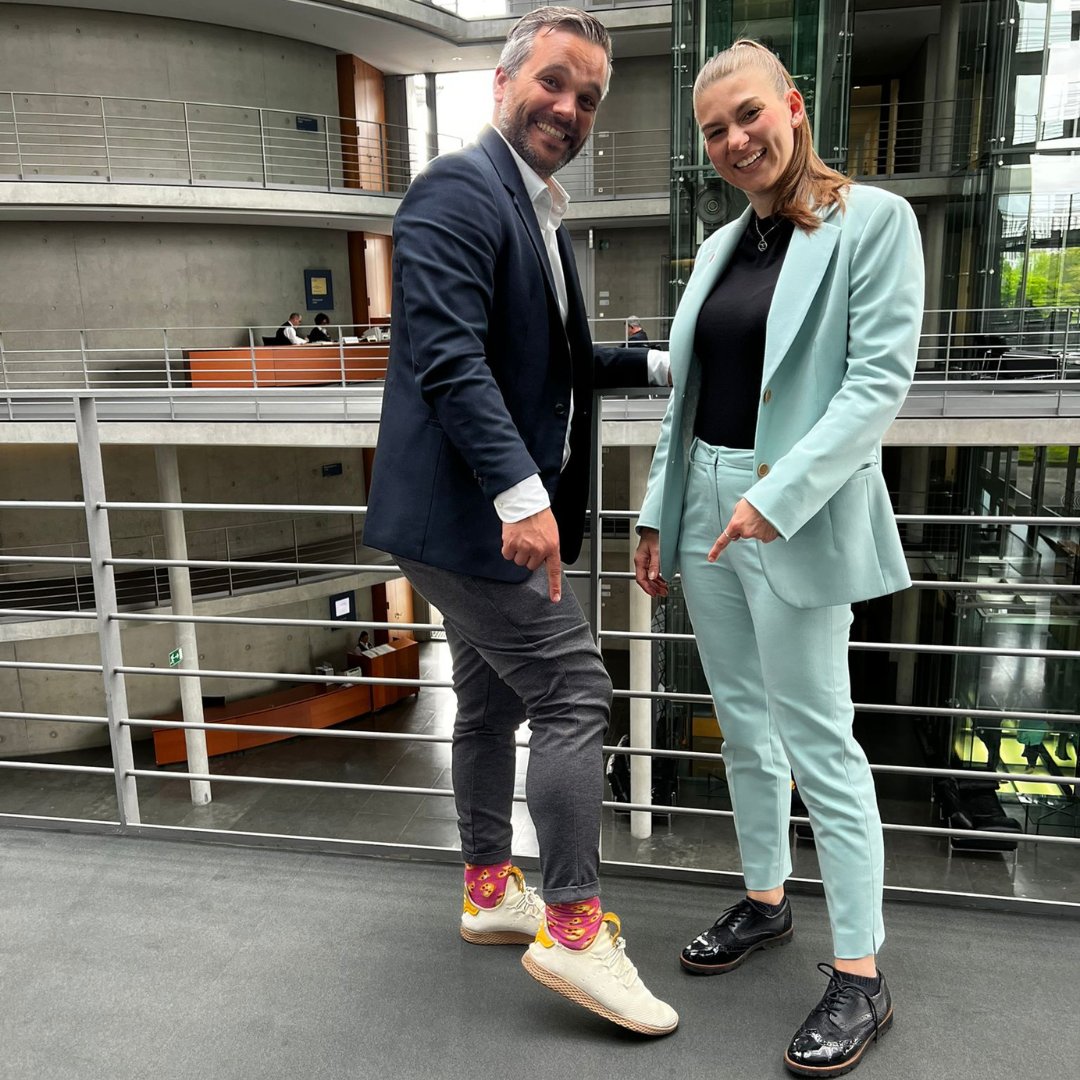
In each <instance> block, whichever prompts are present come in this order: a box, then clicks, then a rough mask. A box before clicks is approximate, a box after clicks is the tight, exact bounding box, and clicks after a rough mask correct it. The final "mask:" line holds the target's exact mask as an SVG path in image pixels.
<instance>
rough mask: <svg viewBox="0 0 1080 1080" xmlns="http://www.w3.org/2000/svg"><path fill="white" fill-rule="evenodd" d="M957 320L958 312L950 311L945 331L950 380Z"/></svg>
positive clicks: (946, 374)
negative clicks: (954, 330)
mask: <svg viewBox="0 0 1080 1080" xmlns="http://www.w3.org/2000/svg"><path fill="white" fill-rule="evenodd" d="M955 318H956V310H955V309H954V308H950V309H949V318H948V321H947V322H946V324H945V325H946V329H945V379H946V380H948V378H949V361H950V360H951V359H952V339H953V326H954V322H953V320H954V319H955Z"/></svg>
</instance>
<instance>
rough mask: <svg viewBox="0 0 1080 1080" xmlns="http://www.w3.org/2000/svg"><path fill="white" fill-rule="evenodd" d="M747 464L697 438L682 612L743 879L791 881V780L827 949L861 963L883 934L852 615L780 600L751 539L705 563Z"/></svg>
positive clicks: (743, 484)
mask: <svg viewBox="0 0 1080 1080" xmlns="http://www.w3.org/2000/svg"><path fill="white" fill-rule="evenodd" d="M752 470H753V451H751V450H729V449H726V448H723V447H714V446H709V445H708V444H706V443H703V442H701V441H700V440H698V441H696V442H695V443H694V445H693V447H692V448H691V453H690V471H689V475H688V477H687V485H686V500H685V503H684V506H683V519H682V533H681V536H680V540H679V567H680V569H681V572H682V581H683V592H684V594H685V597H686V606H687V609H688V611H689V614H690V619H691V621H692V623H693V625H694V633H695V635H696V637H697V643H698V652H699V654H700V656H701V663H702V666H703V668H704V670H705V677H706V679H707V680H708V683H709V689H710V691H711V693H712V696H713V700H714V701H715V703H716V714H717V718H718V719H719V721H720V727H721V730H722V731H723V735H724V744H723V755H724V764H725V766H726V769H727V778H728V786H729V789H730V792H731V801H732V806H733V808H734V812H735V828H736V832H737V834H738V838H739V851H740V854H741V857H742V869H743V876H744V878H745V881H746V887H747V888H748V889H753V890H755V891H756V890H767V889H774V888H776V887H778V886H779V885H782V884H783V882H784V880H785V879H786V878H787V877H788V875H789V874H790V873H791V851H790V843H789V839H788V826H789V819H790V812H791V777H792V775H794V777H795V782H796V783H797V784H798V786H799V794H800V795H801V796H802V799H803V802H804V803H805V804H806V807H807V810H808V811H809V815H810V821H811V824H812V825H813V828H814V840H815V843H816V846H817V852H818V861H819V865H820V867H821V876H822V880H823V882H824V885H825V896H826V899H827V901H828V908H829V921H830V923H831V926H832V936H833V947H834V949H835V955H836V956H837V957H840V958H856V957H861V956H868V955H870V954H871V953H876V952H877V951H878V949H879V948H880V947H881V944H882V942H883V940H884V937H885V930H884V924H883V922H882V917H881V897H882V878H883V871H884V846H883V843H882V834H881V818H880V817H879V815H878V808H877V798H876V795H875V792H874V780H873V776H872V775H871V773H870V767H869V765H868V764H867V760H866V755H865V753H863V750H862V747H860V746H859V744H858V743H857V742H856V741H855V738H854V736H853V735H852V731H851V726H852V721H853V719H854V709H853V707H852V703H851V683H850V678H849V675H848V658H847V646H848V634H849V631H850V629H851V608H850V606H848V605H842V606H838V607H824V608H794V607H791V606H790V605H788V604H786V603H784V602H783V601H782V600H780V599H779V598H778V597H777V596H776V595H775V594H774V593H773V591H772V590H771V589H770V588H769V585H768V582H767V581H766V580H765V577H764V574H763V572H762V569H761V561H760V557H759V552H760V544H759V542H758V541H756V540H739V541H737V542H736V543H732V544H729V545H728V547H727V549H726V550H725V551H724V553H723V554H722V555H721V556H720V557H719V559H717V561H716V562H715V563H709V562H706V560H705V556H706V555H707V554H708V551H709V549H710V548H711V547H712V545H713V544H714V543H715V541H716V538H717V537H718V536H719V535H720V532H721V530H722V529H723V528H724V526H725V525H726V524H727V522H728V520H729V519H730V517H731V513H732V510H733V509H734V507H735V504H736V502H738V500H739V499H740V498H742V496H743V495H744V494H745V493H746V491H747V490H748V489H749V488H750V486H751V483H752V481H753V471H752ZM773 543H775V544H782V543H784V541H783V540H782V539H777V540H774V541H773ZM807 572H808V573H813V568H812V567H808V568H807Z"/></svg>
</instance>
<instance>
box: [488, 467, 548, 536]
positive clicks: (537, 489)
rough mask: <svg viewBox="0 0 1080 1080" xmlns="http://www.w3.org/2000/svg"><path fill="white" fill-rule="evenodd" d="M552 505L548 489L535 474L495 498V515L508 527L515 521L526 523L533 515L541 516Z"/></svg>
mask: <svg viewBox="0 0 1080 1080" xmlns="http://www.w3.org/2000/svg"><path fill="white" fill-rule="evenodd" d="M550 505H551V499H550V497H549V496H548V493H547V488H546V487H544V485H543V484H542V483H541V482H540V475H539V474H538V473H533V474H532V476H527V477H525V479H524V480H522V481H521V482H520V483H517V484H515V485H514V486H513V487H510V488H507V489H506V490H505V491H500V492H499V494H498V495H496V496H495V513H496V514H498V515H499V520H500V521H502V522H503V523H505V524H507V525H512V524H513V523H514V522H515V521H524V520H525V518H527V517H532V515H533V514H539V513H540V511H541V510H546V509H547V508H548V507H549V506H550Z"/></svg>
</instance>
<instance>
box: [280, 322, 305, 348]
mask: <svg viewBox="0 0 1080 1080" xmlns="http://www.w3.org/2000/svg"><path fill="white" fill-rule="evenodd" d="M281 329H282V330H284V331H285V340H286V341H287V342H288V343H289V344H290V345H306V344H307V341H306V339H304V338H302V337H301V336H300V335H299V334H298V333H297V332H296V327H295V326H293V324H292V323H291V322H286V323H285V325H284V326H283V327H282V328H281Z"/></svg>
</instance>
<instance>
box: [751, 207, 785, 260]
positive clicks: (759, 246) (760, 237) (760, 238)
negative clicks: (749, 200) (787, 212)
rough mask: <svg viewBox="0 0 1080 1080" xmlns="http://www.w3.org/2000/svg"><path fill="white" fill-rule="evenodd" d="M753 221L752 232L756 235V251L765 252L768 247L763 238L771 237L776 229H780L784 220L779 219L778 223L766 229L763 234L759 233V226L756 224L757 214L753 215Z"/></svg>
mask: <svg viewBox="0 0 1080 1080" xmlns="http://www.w3.org/2000/svg"><path fill="white" fill-rule="evenodd" d="M753 220H754V231H755V232H756V233H757V235H758V242H757V249H758V251H765V250H766V249H767V248H768V246H769V245H768V243H767V241H766V240H765V237H766V236H769V235H771V234H772V233H773V232H775V231H776V230H777V229H779V228H780V223H781V222H782V221H783V220H784V219H783V218H781V219H780V221H778V222H777V223H776V224H775V225H773V226H772V228H770V229H766V230H765V232H764V234H763V233H762V231H761V226H760V225H759V224H758V219H757V214H754V216H753Z"/></svg>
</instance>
